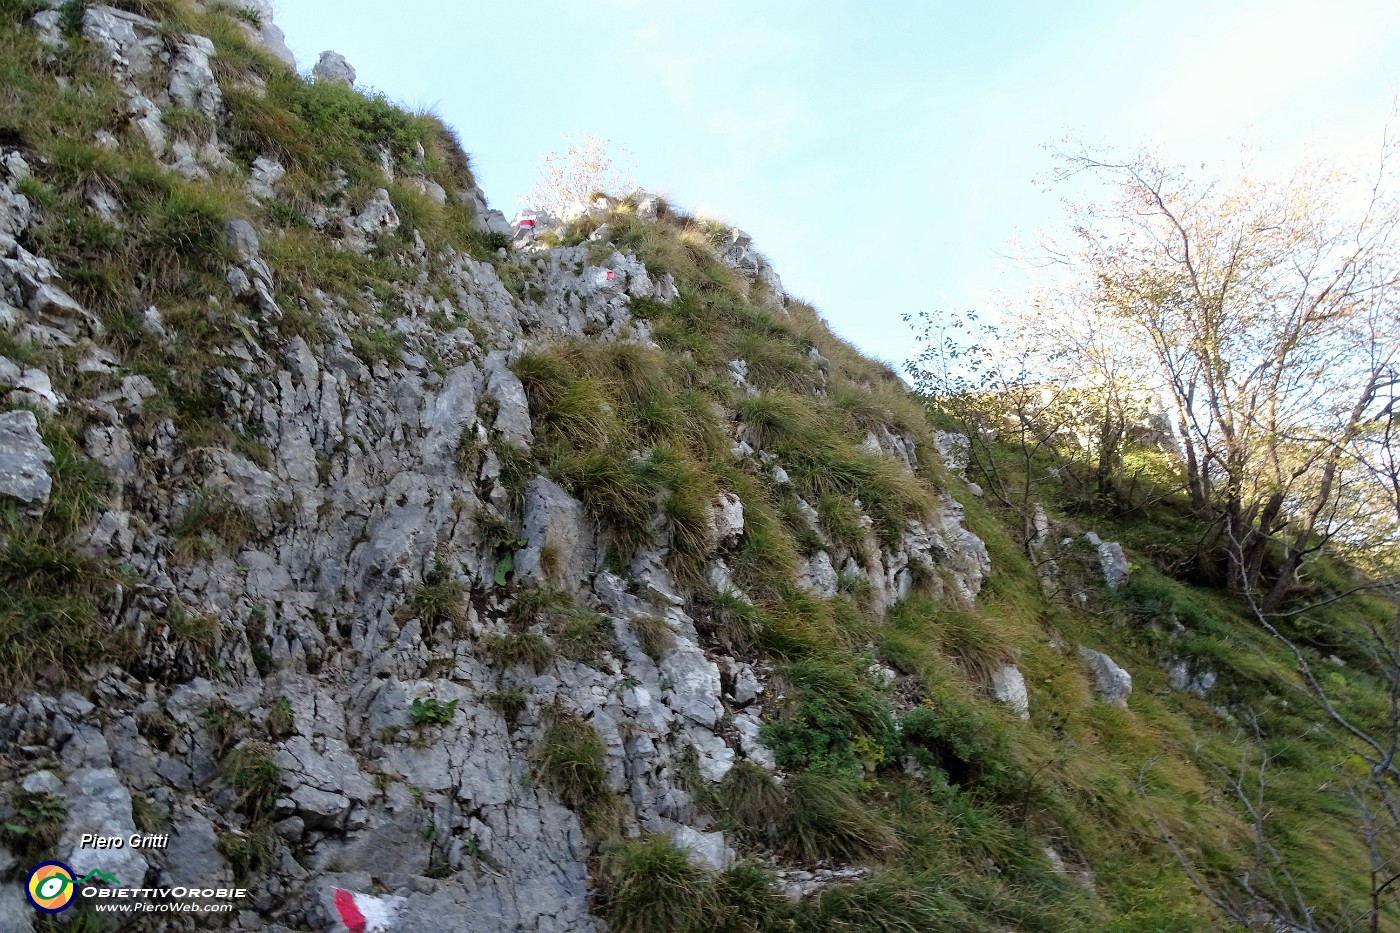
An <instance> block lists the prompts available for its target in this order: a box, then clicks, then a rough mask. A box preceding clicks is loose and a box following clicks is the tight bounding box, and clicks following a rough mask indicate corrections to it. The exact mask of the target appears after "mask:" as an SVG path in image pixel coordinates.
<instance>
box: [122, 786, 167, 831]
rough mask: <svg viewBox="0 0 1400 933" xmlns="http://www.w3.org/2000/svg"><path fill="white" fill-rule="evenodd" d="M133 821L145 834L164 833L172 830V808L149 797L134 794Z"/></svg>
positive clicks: (132, 800)
mask: <svg viewBox="0 0 1400 933" xmlns="http://www.w3.org/2000/svg"><path fill="white" fill-rule="evenodd" d="M131 820H132V822H133V823H135V824H136V828H137V829H139V830H141V832H143V833H163V832H165V831H167V830H168V829H169V828H170V808H169V807H166V806H163V805H161V804H159V803H156V802H155V801H154V800H152V799H151V798H149V797H143V796H141V795H139V794H133V795H132V797H131Z"/></svg>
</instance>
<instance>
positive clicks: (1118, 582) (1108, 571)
mask: <svg viewBox="0 0 1400 933" xmlns="http://www.w3.org/2000/svg"><path fill="white" fill-rule="evenodd" d="M1098 552H1099V566H1100V567H1101V568H1102V569H1103V582H1104V583H1107V584H1108V588H1109V589H1111V590H1116V589H1117V588H1118V587H1120V586H1122V585H1123V584H1124V583H1127V582H1128V558H1127V555H1125V554H1124V553H1123V545H1121V544H1119V543H1118V542H1117V541H1104V542H1103V543H1102V544H1100V545H1099V547H1098Z"/></svg>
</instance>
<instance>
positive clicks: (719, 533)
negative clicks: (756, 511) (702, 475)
mask: <svg viewBox="0 0 1400 933" xmlns="http://www.w3.org/2000/svg"><path fill="white" fill-rule="evenodd" d="M710 518H711V528H712V529H713V538H714V541H715V543H717V544H721V545H728V544H733V543H734V542H735V541H737V540H738V539H739V536H740V535H741V534H743V533H744V503H743V501H742V500H740V499H739V497H738V496H736V495H734V494H733V493H732V492H726V493H721V494H720V497H719V500H718V501H717V502H715V504H714V506H713V507H712V508H711V512H710Z"/></svg>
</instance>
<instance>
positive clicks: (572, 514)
mask: <svg viewBox="0 0 1400 933" xmlns="http://www.w3.org/2000/svg"><path fill="white" fill-rule="evenodd" d="M522 534H523V535H524V536H525V547H524V548H522V549H521V550H520V551H519V552H518V553H517V554H516V556H515V574H516V577H517V578H518V579H520V580H524V581H530V582H533V583H536V584H539V585H542V586H557V587H559V588H561V589H566V590H570V591H572V592H574V593H576V594H577V593H581V592H582V590H583V589H584V588H586V587H587V586H588V583H589V577H590V576H591V574H592V571H593V554H594V548H593V530H592V526H591V525H590V524H589V522H588V518H587V516H586V515H585V514H584V511H583V505H582V504H581V503H579V501H578V500H577V499H575V498H573V497H572V496H570V495H569V494H568V493H567V492H565V491H564V490H563V489H561V488H560V487H559V486H558V485H557V484H555V483H554V482H552V481H551V480H548V479H545V478H544V477H543V476H537V477H535V478H534V479H532V480H530V485H529V486H528V487H526V490H525V521H524V526H523V531H522Z"/></svg>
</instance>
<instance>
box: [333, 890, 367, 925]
mask: <svg viewBox="0 0 1400 933" xmlns="http://www.w3.org/2000/svg"><path fill="white" fill-rule="evenodd" d="M335 909H336V910H337V911H338V912H339V913H340V922H341V923H343V924H345V928H346V929H347V930H349V931H350V933H365V915H364V914H362V913H360V907H359V905H358V904H356V903H355V895H353V894H351V893H350V892H349V891H347V890H345V889H344V888H336V889H335Z"/></svg>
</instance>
